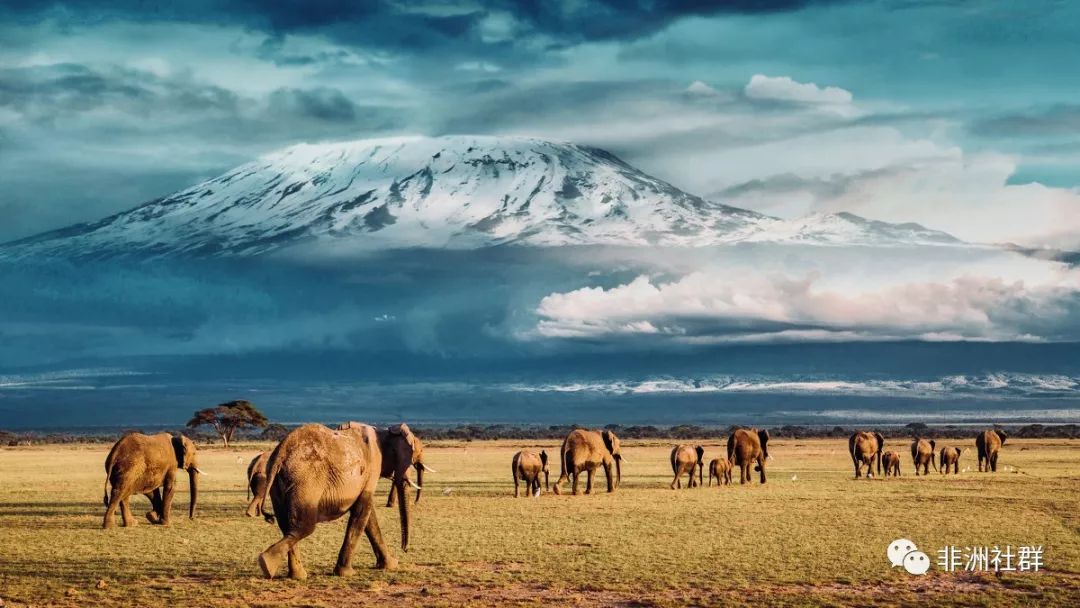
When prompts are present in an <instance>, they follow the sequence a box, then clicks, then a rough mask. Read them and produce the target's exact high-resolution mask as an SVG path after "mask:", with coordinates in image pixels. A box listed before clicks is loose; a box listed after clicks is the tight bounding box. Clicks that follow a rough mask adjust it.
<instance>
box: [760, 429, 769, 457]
mask: <svg viewBox="0 0 1080 608" xmlns="http://www.w3.org/2000/svg"><path fill="white" fill-rule="evenodd" d="M757 436H758V439H760V440H761V453H762V454H764V455H765V457H766V458H768V457H769V447H768V446H769V431H767V430H765V429H761V430H760V431H758V432H757Z"/></svg>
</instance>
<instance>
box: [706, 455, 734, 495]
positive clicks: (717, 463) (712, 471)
mask: <svg viewBox="0 0 1080 608" xmlns="http://www.w3.org/2000/svg"><path fill="white" fill-rule="evenodd" d="M731 469H732V466H731V461H730V460H728V459H727V458H713V459H712V460H710V461H709V487H710V488H711V487H712V480H713V477H716V485H718V486H720V485H725V486H726V485H730V484H731Z"/></svg>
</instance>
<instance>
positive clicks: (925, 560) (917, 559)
mask: <svg viewBox="0 0 1080 608" xmlns="http://www.w3.org/2000/svg"><path fill="white" fill-rule="evenodd" d="M929 569H930V558H929V557H927V555H926V554H925V553H923V552H922V551H912V552H911V553H908V554H907V555H905V556H904V570H907V571H908V572H909V573H911V574H916V575H923V574H926V571H927V570H929Z"/></svg>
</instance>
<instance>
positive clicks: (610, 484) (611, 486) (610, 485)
mask: <svg viewBox="0 0 1080 608" xmlns="http://www.w3.org/2000/svg"><path fill="white" fill-rule="evenodd" d="M611 466H612V465H610V464H605V465H604V479H605V480H607V491H608V494H610V493H612V492H614V491H615V476H614V475H612V474H611Z"/></svg>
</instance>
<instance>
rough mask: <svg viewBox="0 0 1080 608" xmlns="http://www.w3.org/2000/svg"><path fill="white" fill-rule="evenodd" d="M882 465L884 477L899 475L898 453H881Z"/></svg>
mask: <svg viewBox="0 0 1080 608" xmlns="http://www.w3.org/2000/svg"><path fill="white" fill-rule="evenodd" d="M881 460H882V465H883V466H884V468H885V477H889V476H890V475H892V476H896V477H899V476H900V454H897V453H896V452H885V453H883V454H882V455H881Z"/></svg>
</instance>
